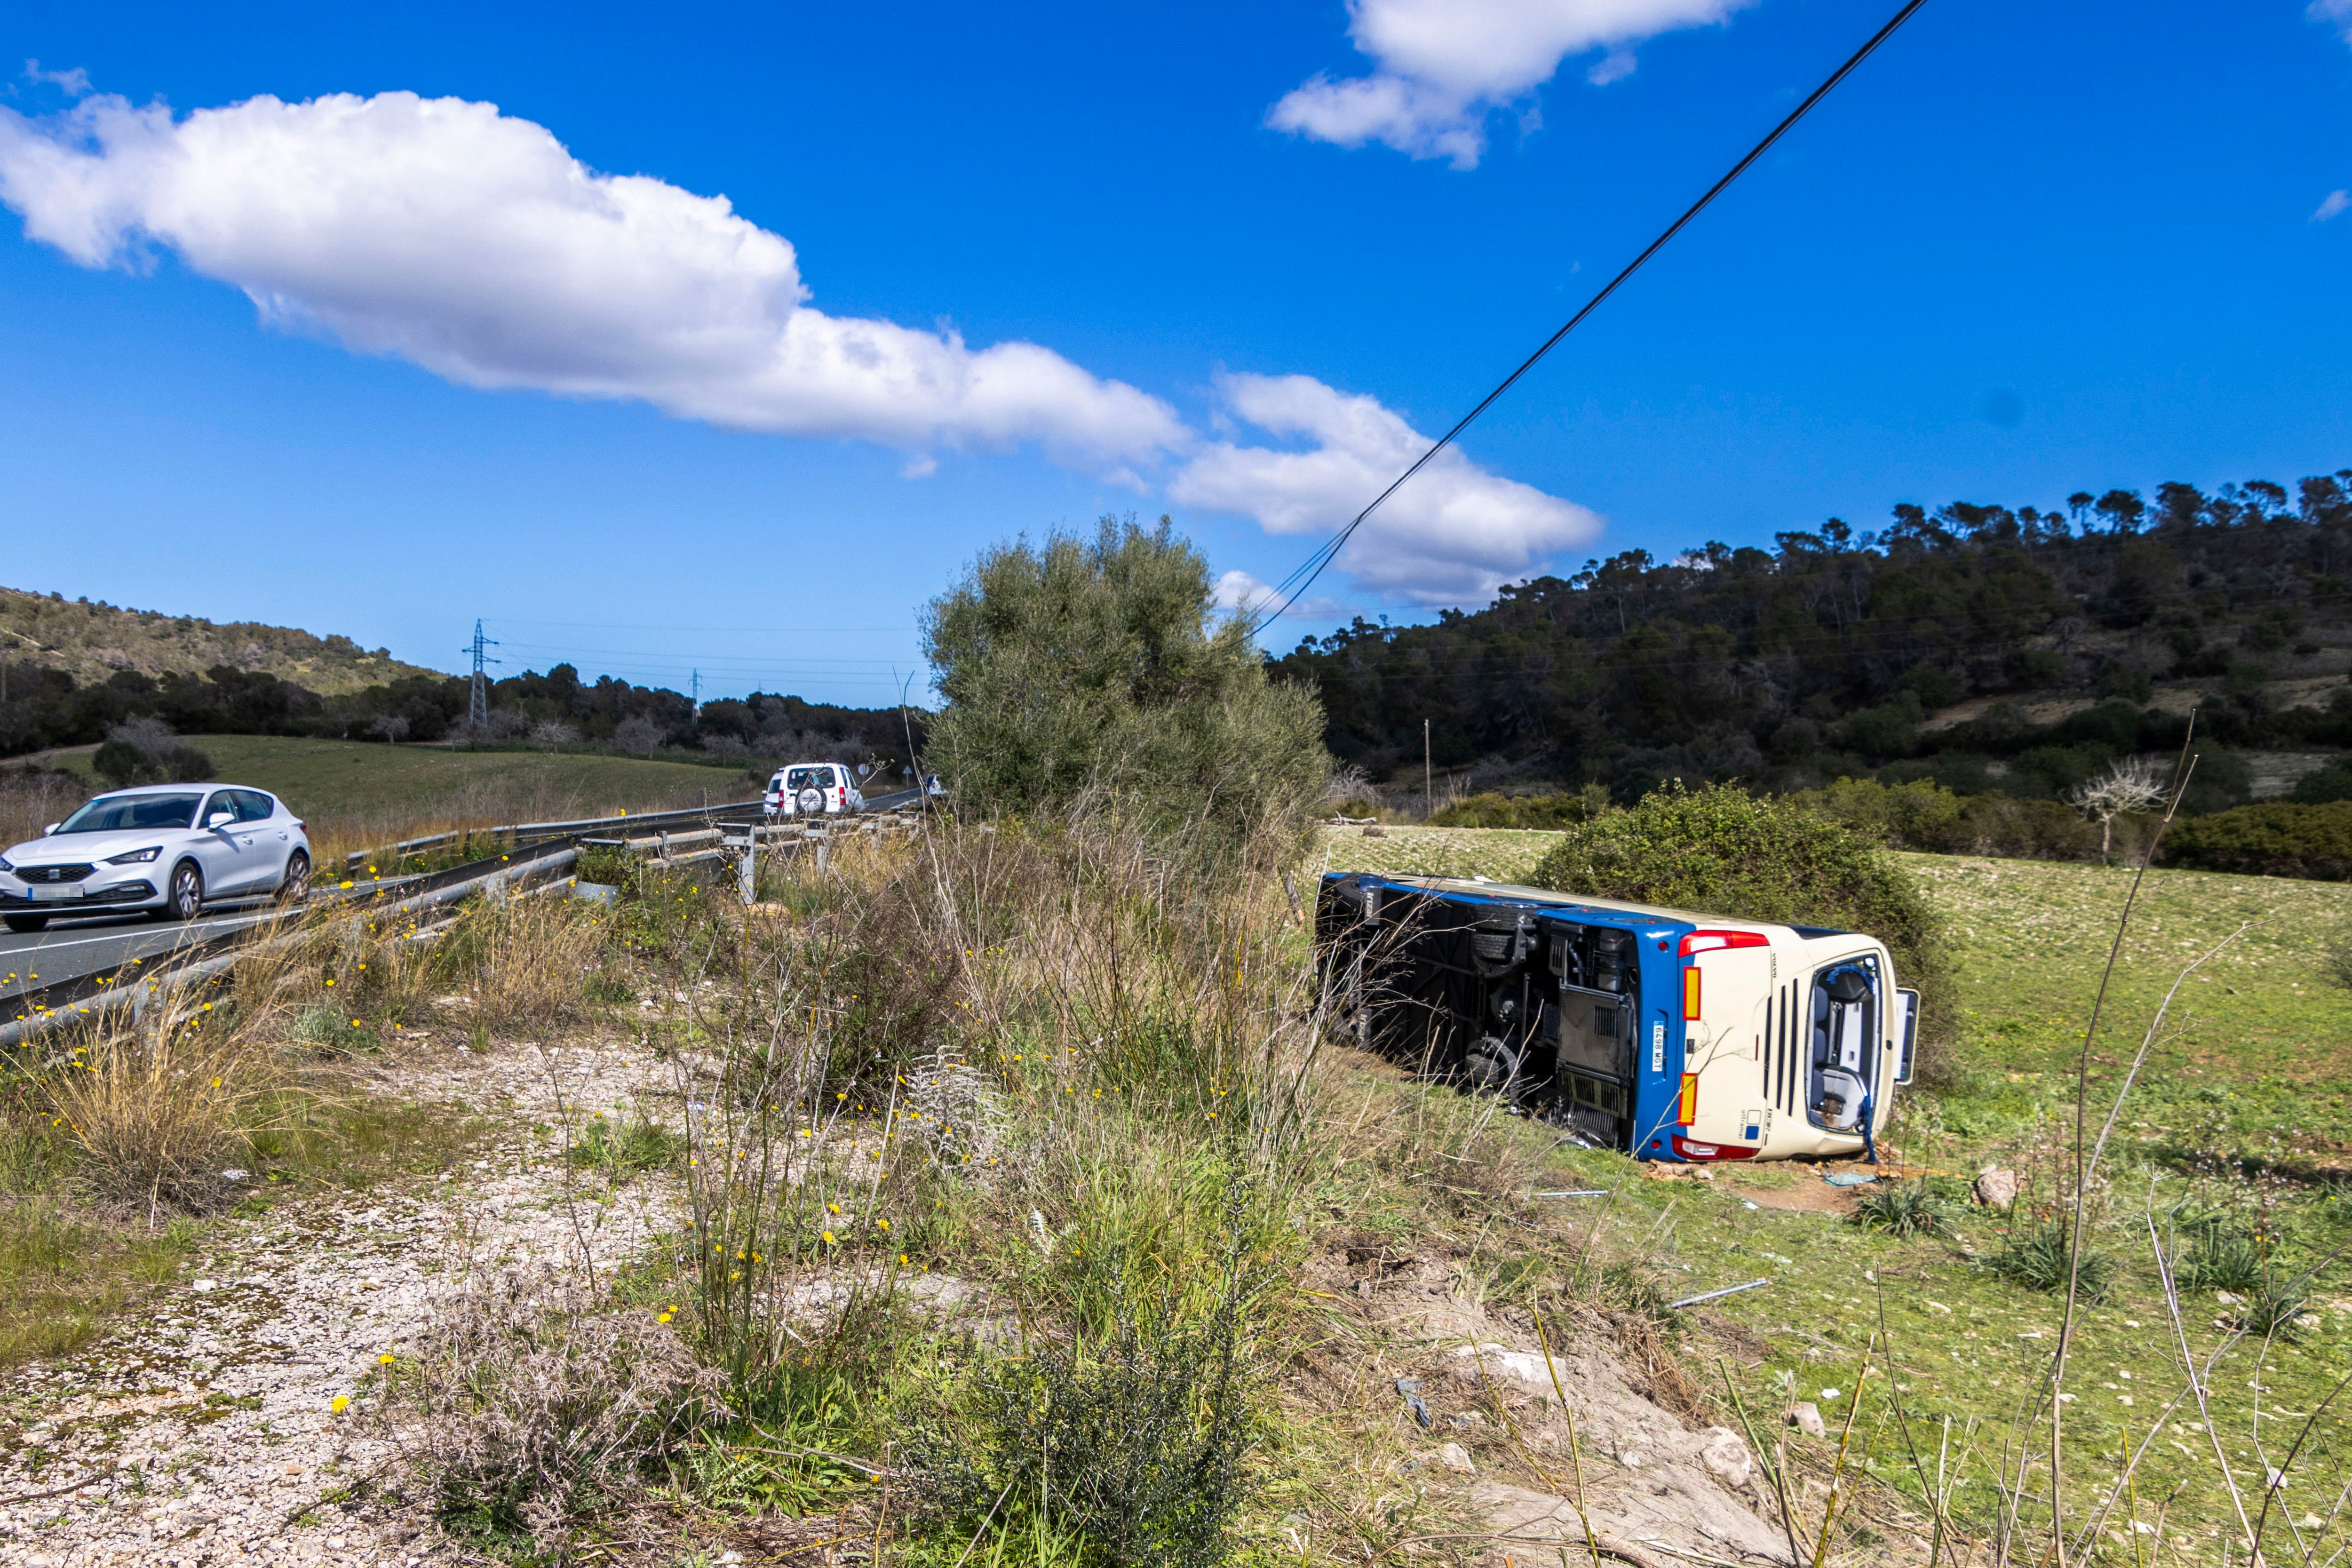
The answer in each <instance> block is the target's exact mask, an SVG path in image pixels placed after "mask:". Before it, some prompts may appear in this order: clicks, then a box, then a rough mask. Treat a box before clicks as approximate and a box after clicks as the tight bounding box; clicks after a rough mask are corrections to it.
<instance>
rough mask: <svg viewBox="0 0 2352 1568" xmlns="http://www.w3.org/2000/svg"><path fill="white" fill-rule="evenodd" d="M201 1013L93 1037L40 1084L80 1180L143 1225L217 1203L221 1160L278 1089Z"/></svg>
mask: <svg viewBox="0 0 2352 1568" xmlns="http://www.w3.org/2000/svg"><path fill="white" fill-rule="evenodd" d="M201 1008H202V1005H201V1004H198V1005H187V1004H183V1005H181V1006H179V1007H174V1008H167V1009H159V1010H158V1013H157V1014H156V1015H154V1016H151V1020H150V1021H148V1022H146V1023H144V1024H142V1026H136V1027H132V1028H128V1029H123V1030H120V1031H116V1032H106V1033H95V1034H93V1035H91V1036H89V1037H86V1038H85V1039H84V1040H83V1041H82V1042H81V1043H79V1044H77V1045H75V1046H74V1047H71V1048H70V1052H69V1058H68V1065H66V1066H64V1067H62V1068H59V1069H58V1070H57V1071H56V1072H54V1073H53V1074H51V1075H50V1077H49V1079H48V1080H47V1092H48V1098H49V1100H50V1102H51V1104H52V1106H53V1107H54V1110H55V1112H56V1114H57V1116H58V1118H59V1119H60V1124H61V1125H62V1126H63V1127H65V1128H66V1129H67V1130H68V1131H69V1132H70V1134H71V1136H72V1140H73V1142H74V1144H75V1145H76V1147H77V1149H78V1150H79V1154H80V1162H79V1168H80V1173H81V1174H82V1176H83V1177H84V1179H86V1180H88V1181H89V1183H90V1184H92V1185H93V1186H95V1187H96V1188H97V1189H98V1190H99V1191H100V1193H101V1194H104V1195H105V1196H107V1197H110V1198H112V1199H115V1200H117V1201H120V1202H129V1203H136V1204H141V1205H144V1206H145V1207H146V1209H147V1211H148V1215H149V1218H150V1221H151V1223H152V1221H153V1219H154V1217H155V1215H157V1214H158V1213H159V1212H160V1211H161V1210H162V1209H163V1208H164V1207H166V1206H178V1207H184V1208H202V1207H206V1206H209V1205H211V1204H212V1203H214V1202H215V1201H216V1200H217V1199H218V1198H219V1197H220V1195H221V1194H222V1191H223V1188H222V1185H221V1180H220V1169H221V1167H222V1165H223V1164H225V1163H226V1156H228V1155H229V1154H230V1153H231V1152H234V1151H235V1150H236V1149H237V1148H239V1147H240V1146H242V1145H243V1143H244V1142H245V1141H246V1138H247V1134H248V1133H249V1132H251V1131H254V1130H255V1127H256V1121H257V1114H258V1113H259V1111H260V1110H261V1109H262V1107H263V1103H264V1101H265V1100H266V1099H267V1097H268V1095H269V1093H270V1092H271V1090H272V1089H275V1088H276V1087H277V1084H276V1079H277V1076H278V1075H277V1074H276V1072H275V1071H274V1069H273V1065H272V1064H271V1063H270V1062H268V1060H267V1059H266V1058H263V1057H262V1056H260V1055H259V1054H258V1053H257V1052H256V1051H255V1050H254V1049H252V1048H251V1047H248V1046H247V1044H246V1043H245V1042H244V1041H243V1040H241V1039H239V1038H238V1037H237V1035H236V1031H235V1030H234V1029H233V1028H232V1027H227V1026H218V1025H210V1024H207V1022H206V1021H205V1020H206V1014H205V1012H204V1011H202V1010H201Z"/></svg>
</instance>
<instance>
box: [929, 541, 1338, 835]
mask: <svg viewBox="0 0 2352 1568" xmlns="http://www.w3.org/2000/svg"><path fill="white" fill-rule="evenodd" d="M1212 597H1213V595H1212V591H1211V587H1210V582H1209V567H1208V563H1207V562H1206V561H1205V560H1204V559H1203V558H1202V555H1201V553H1200V552H1199V551H1197V550H1195V549H1193V548H1192V545H1191V544H1190V543H1189V542H1186V541H1184V540H1183V539H1181V538H1180V537H1178V536H1177V535H1176V534H1175V533H1174V532H1173V531H1172V529H1171V525H1170V523H1169V521H1168V520H1167V519H1166V518H1162V519H1160V522H1159V525H1158V526H1157V527H1154V528H1149V529H1146V528H1142V527H1139V526H1138V525H1137V524H1136V522H1135V521H1134V520H1133V519H1132V518H1129V519H1127V520H1125V521H1119V520H1117V519H1113V518H1108V517H1107V518H1104V519H1103V520H1102V521H1101V522H1100V524H1099V525H1097V528H1096V530H1095V532H1094V535H1093V537H1092V538H1085V537H1082V536H1079V535H1076V534H1068V533H1059V532H1056V533H1054V534H1051V535H1048V536H1047V537H1046V539H1045V541H1044V542H1042V543H1036V544H1033V543H1031V542H1029V541H1028V540H1026V539H1022V540H1019V541H1016V542H1013V543H1011V544H1003V545H999V546H997V547H995V548H993V549H991V550H986V551H983V552H982V553H981V554H980V556H979V558H978V559H976V560H975V561H973V562H972V563H971V566H970V567H969V568H967V569H966V571H965V573H964V574H963V577H962V579H961V581H960V582H958V583H957V584H955V586H954V587H952V588H950V590H949V591H948V592H947V593H945V594H943V595H940V597H939V598H937V599H935V600H933V601H932V602H931V603H930V605H929V606H927V607H926V609H925V611H924V613H923V625H922V630H923V647H924V653H925V655H926V657H927V658H929V660H930V663H931V668H933V669H935V670H937V671H938V672H939V676H938V686H939V690H940V696H941V697H943V698H945V699H946V708H945V710H944V711H943V712H941V713H940V715H939V716H938V717H937V718H936V719H935V720H933V721H932V723H931V731H930V743H929V752H928V756H927V764H928V767H929V771H930V772H932V773H937V774H939V775H940V779H941V780H942V781H943V782H945V783H946V784H949V785H950V787H951V788H952V789H953V790H954V792H955V795H956V799H957V801H958V802H959V804H961V805H964V806H965V807H966V808H968V809H972V810H977V811H982V812H986V813H991V814H993V813H999V812H1026V811H1037V810H1049V809H1053V808H1055V807H1060V806H1065V805H1069V804H1071V803H1072V802H1074V801H1076V800H1078V799H1079V798H1080V797H1082V796H1084V797H1088V798H1090V799H1092V800H1095V801H1098V802H1100V803H1101V804H1102V805H1105V806H1107V807H1108V808H1111V809H1116V810H1118V811H1121V812H1123V813H1134V814H1136V815H1138V816H1140V817H1141V818H1142V819H1143V820H1144V821H1145V822H1147V823H1148V824H1150V825H1151V826H1156V827H1160V828H1163V829H1172V828H1181V827H1183V826H1188V825H1198V826H1205V827H1207V828H1208V829H1210V835H1211V837H1212V839H1213V841H1215V842H1218V843H1222V844H1227V845H1230V844H1233V843H1234V842H1237V841H1239V840H1240V839H1241V838H1243V837H1246V836H1247V835H1249V834H1251V833H1253V832H1255V831H1257V830H1259V829H1261V828H1263V827H1267V826H1281V825H1296V824H1298V823H1301V822H1303V821H1304V820H1305V818H1306V816H1307V812H1308V811H1309V810H1310V809H1311V807H1312V806H1313V805H1314V804H1315V803H1316V802H1317V800H1318V798H1319V796H1320V794H1321V791H1322V789H1323V785H1324V782H1325V780H1326V779H1327V778H1328V776H1329V771H1330V759H1329V758H1328V756H1327V755H1326V754H1325V752H1324V750H1323V740H1322V736H1323V709H1322V705H1321V703H1319V702H1318V701H1317V700H1316V698H1315V696H1314V694H1313V692H1312V691H1311V690H1309V689H1307V688H1306V687H1304V686H1303V685H1298V684H1291V683H1286V682H1277V681H1275V680H1272V679H1268V675H1267V670H1266V667H1265V663H1264V661H1263V660H1262V659H1261V658H1259V656H1258V654H1257V651H1256V650H1255V648H1253V647H1251V646H1250V641H1249V635H1248V631H1247V629H1246V628H1245V627H1244V626H1243V625H1242V623H1241V622H1240V621H1239V620H1237V619H1231V618H1229V619H1225V620H1223V621H1220V622H1217V623H1215V624H1212V622H1211V613H1212Z"/></svg>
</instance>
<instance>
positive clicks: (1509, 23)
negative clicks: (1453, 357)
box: [1266, 0, 2352, 169]
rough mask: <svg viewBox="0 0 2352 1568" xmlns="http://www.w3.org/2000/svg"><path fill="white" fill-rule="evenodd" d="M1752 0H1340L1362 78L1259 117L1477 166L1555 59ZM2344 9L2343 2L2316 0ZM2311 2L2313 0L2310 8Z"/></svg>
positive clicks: (2347, 0)
mask: <svg viewBox="0 0 2352 1568" xmlns="http://www.w3.org/2000/svg"><path fill="white" fill-rule="evenodd" d="M1755 3H1756V0H1349V5H1348V14H1349V25H1348V36H1349V37H1350V38H1352V39H1354V40H1355V44H1356V47H1357V49H1358V50H1359V51H1360V53H1362V54H1365V55H1368V56H1370V58H1371V59H1372V60H1373V62H1374V66H1375V68H1374V70H1373V72H1372V74H1371V75H1370V76H1363V77H1351V78H1349V79H1345V80H1341V81H1334V80H1332V79H1330V78H1329V77H1328V76H1317V77H1316V78H1315V79H1313V80H1311V81H1308V82H1307V83H1306V84H1305V85H1303V86H1301V87H1299V88H1298V89H1297V90H1295V91H1293V92H1291V93H1289V94H1287V95H1286V96H1285V97H1284V98H1283V99H1282V100H1281V101H1280V102H1278V103H1276V105H1275V106H1274V108H1273V109H1272V110H1268V111H1267V114H1266V123H1267V124H1269V125H1272V126H1273V127H1275V128H1276V130H1279V131H1293V132H1299V133H1301V134H1303V135H1307V136H1311V137H1313V138H1315V139H1316V140H1317V141H1319V142H1338V143H1339V145H1340V146H1342V147H1360V146H1362V145H1363V144H1364V143H1365V142H1386V143H1387V144H1388V145H1389V146H1391V147H1393V148H1395V149H1396V150H1397V151H1398V152H1400V153H1410V154H1411V155H1412V156H1413V157H1415V158H1451V159H1452V160H1453V161H1454V167H1455V168H1457V169H1468V168H1473V167H1475V166H1476V164H1477V162H1478V159H1479V157H1480V155H1481V154H1482V153H1485V151H1486V116H1487V113H1488V112H1489V111H1490V110H1496V109H1500V108H1504V107H1507V106H1508V105H1509V104H1511V103H1513V102H1515V101H1517V100H1519V99H1522V98H1524V97H1526V96H1527V95H1528V93H1531V92H1533V91H1534V90H1535V89H1537V88H1538V87H1540V86H1542V85H1543V84H1544V83H1545V82H1547V81H1549V80H1550V79H1551V77H1552V73H1553V72H1555V71H1557V70H1558V69H1559V62H1560V61H1561V60H1563V59H1565V58H1569V57H1570V56H1571V55H1581V54H1585V53H1589V52H1590V51H1591V50H1594V49H1600V50H1603V51H1606V52H1605V53H1604V54H1603V56H1602V58H1601V60H1600V61H1599V62H1598V63H1597V64H1595V65H1594V66H1593V67H1592V68H1591V70H1590V71H1588V72H1587V73H1586V76H1587V79H1588V80H1590V81H1591V82H1592V83H1593V84H1594V85H1595V86H1605V85H1607V84H1608V83H1610V82H1612V81H1616V80H1618V79H1621V78H1622V77H1625V76H1629V75H1631V74H1632V73H1633V46H1634V45H1636V44H1638V43H1640V42H1642V41H1643V39H1646V38H1652V37H1656V36H1657V35H1658V34H1660V33H1664V32H1670V31H1672V30H1674V29H1675V28H1678V27H1696V26H1706V25H1708V24H1711V23H1717V22H1723V21H1726V20H1728V19H1729V17H1730V16H1731V14H1732V13H1733V12H1735V11H1738V10H1741V9H1743V8H1745V7H1746V6H1748V5H1754V4H1755ZM2319 4H2320V5H2327V6H2333V7H2340V8H2343V9H2344V10H2345V11H2346V12H2347V14H2352V0H2319ZM2315 9H2316V7H2315Z"/></svg>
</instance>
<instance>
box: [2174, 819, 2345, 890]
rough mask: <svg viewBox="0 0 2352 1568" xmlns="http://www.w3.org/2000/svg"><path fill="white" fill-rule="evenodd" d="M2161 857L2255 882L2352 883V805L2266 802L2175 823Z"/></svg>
mask: <svg viewBox="0 0 2352 1568" xmlns="http://www.w3.org/2000/svg"><path fill="white" fill-rule="evenodd" d="M2164 858H2165V859H2166V860H2167V861H2168V862H2170V863H2172V864H2173V865H2176V866H2191V867H2196V868H2200V869H2202V870H2208V871H2236V872H2240V873H2242V874H2247V875H2252V876H2259V877H2307V878H2310V879H2314V880H2316V881H2323V882H2341V881H2343V880H2345V879H2347V878H2352V800H2337V801H2329V802H2327V803H2326V805H2294V804H2293V803H2291V802H2286V801H2266V802H2264V803H2263V804H2262V805H2242V806H2239V807H2237V808H2236V809H2235V810H2231V811H2221V812H2216V813H2214V814H2213V815H2212V816H2200V817H2192V818H2190V819H2189V820H2188V821H2185V822H2179V823H2175V824H2174V825H2173V827H2172V831H2171V833H2170V834H2169V835H2168V836H2167V837H2166V838H2165V841H2164Z"/></svg>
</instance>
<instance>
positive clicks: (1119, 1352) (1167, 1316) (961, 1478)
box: [910, 1270, 1256, 1568]
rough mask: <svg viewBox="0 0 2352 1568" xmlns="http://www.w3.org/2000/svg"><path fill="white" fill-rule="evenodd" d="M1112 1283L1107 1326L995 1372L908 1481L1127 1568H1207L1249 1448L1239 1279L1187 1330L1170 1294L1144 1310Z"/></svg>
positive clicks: (930, 1442) (947, 1506) (923, 1439)
mask: <svg viewBox="0 0 2352 1568" xmlns="http://www.w3.org/2000/svg"><path fill="white" fill-rule="evenodd" d="M1127 1278H1128V1277H1127V1274H1126V1272H1125V1271H1124V1270H1120V1271H1119V1272H1118V1280H1119V1288H1118V1290H1117V1292H1116V1295H1115V1298H1114V1310H1113V1313H1112V1317H1111V1321H1110V1322H1109V1324H1108V1326H1107V1328H1105V1329H1104V1330H1103V1331H1100V1332H1098V1333H1095V1334H1092V1335H1089V1334H1087V1333H1085V1332H1084V1331H1079V1332H1076V1333H1073V1334H1072V1335H1071V1336H1070V1337H1069V1338H1068V1339H1066V1340H1061V1341H1055V1340H1046V1341H1044V1342H1039V1343H1037V1344H1036V1345H1035V1346H1034V1349H1033V1350H1032V1351H1031V1352H1030V1353H1029V1355H1028V1356H1027V1357H1026V1358H1025V1359H1023V1360H1008V1361H1005V1362H1003V1363H999V1364H998V1365H997V1366H996V1367H995V1368H994V1369H993V1371H992V1373H988V1374H984V1375H983V1376H982V1378H981V1380H980V1384H979V1387H978V1389H977V1391H976V1393H975V1395H974V1397H973V1399H972V1401H971V1408H970V1409H968V1410H967V1411H966V1412H964V1415H965V1420H964V1422H962V1423H960V1424H958V1426H957V1427H953V1428H951V1427H948V1426H934V1427H929V1428H923V1429H919V1431H918V1433H917V1434H916V1436H915V1438H914V1441H913V1442H912V1444H911V1445H910V1447H911V1448H912V1453H911V1456H910V1458H911V1460H912V1468H913V1470H914V1473H915V1475H916V1476H917V1478H918V1482H919V1487H920V1488H921V1490H922V1492H923V1494H924V1496H925V1500H926V1501H927V1502H928V1503H929V1507H930V1508H931V1510H933V1511H934V1512H936V1513H938V1514H940V1515H941V1516H944V1517H946V1518H949V1519H952V1520H958V1521H982V1520H985V1519H986V1518H988V1517H989V1516H990V1515H992V1514H995V1515H998V1516H999V1517H1000V1518H1003V1517H1006V1516H1010V1517H1011V1518H1013V1519H1018V1518H1021V1517H1023V1516H1028V1517H1030V1518H1033V1519H1036V1520H1039V1521H1043V1522H1044V1523H1045V1524H1046V1525H1047V1526H1048V1527H1050V1528H1052V1529H1054V1530H1056V1531H1067V1532H1069V1533H1072V1534H1076V1535H1077V1536H1080V1537H1082V1538H1083V1539H1084V1540H1085V1541H1086V1542H1087V1543H1088V1544H1090V1545H1091V1546H1092V1547H1093V1548H1094V1549H1095V1551H1096V1552H1098V1553H1099V1554H1100V1559H1101V1561H1103V1562H1105V1563H1111V1564H1117V1565H1118V1568H1213V1565H1215V1564H1217V1563H1223V1562H1224V1561H1225V1560H1226V1558H1227V1557H1228V1556H1229V1555H1231V1552H1232V1542H1231V1541H1230V1540H1229V1539H1228V1537H1227V1535H1226V1527H1227V1525H1228V1524H1229V1523H1230V1522H1231V1521H1232V1520H1233V1518H1234V1515H1235V1514H1236V1513H1238V1512H1239V1511H1240V1510H1241V1507H1242V1504H1243V1503H1244V1501H1245V1500H1247V1497H1248V1492H1249V1478H1248V1477H1247V1476H1246V1475H1245V1474H1244V1470H1243V1468H1242V1461H1243V1459H1244V1458H1245V1457H1246V1456H1247V1454H1248V1453H1249V1451H1250V1449H1251V1448H1252V1447H1254V1446H1255V1438H1256V1430H1255V1422H1254V1420H1253V1418H1252V1415H1251V1411H1250V1394H1251V1390H1252V1384H1253V1383H1254V1381H1255V1369H1254V1367H1253V1366H1252V1364H1251V1359H1250V1354H1249V1349H1248V1346H1247V1344H1246V1342H1245V1332H1244V1321H1243V1298H1244V1293H1245V1286H1244V1280H1243V1279H1242V1278H1241V1277H1240V1275H1239V1274H1238V1273H1229V1274H1228V1277H1227V1279H1226V1288H1225V1289H1224V1291H1223V1295H1222V1299H1221V1300H1219V1302H1218V1303H1217V1305H1216V1307H1215V1310H1213V1312H1211V1313H1210V1314H1208V1315H1207V1316H1206V1317H1205V1318H1202V1319H1199V1320H1194V1321H1186V1320H1185V1318H1184V1316H1183V1314H1182V1313H1181V1311H1179V1310H1178V1304H1177V1301H1176V1300H1175V1299H1174V1297H1173V1296H1172V1295H1171V1293H1169V1292H1167V1291H1164V1290H1163V1291H1161V1292H1159V1293H1157V1294H1156V1295H1155V1296H1153V1297H1151V1298H1150V1299H1139V1296H1140V1293H1139V1292H1138V1291H1136V1290H1134V1289H1131V1288H1129V1287H1128V1285H1127ZM1000 1509H1001V1510H1002V1511H1001V1512H1000Z"/></svg>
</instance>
